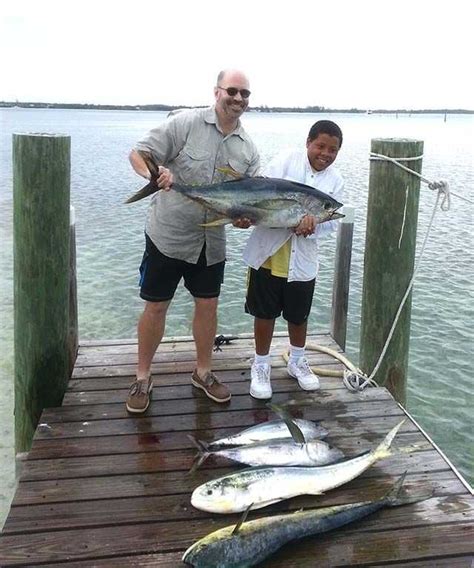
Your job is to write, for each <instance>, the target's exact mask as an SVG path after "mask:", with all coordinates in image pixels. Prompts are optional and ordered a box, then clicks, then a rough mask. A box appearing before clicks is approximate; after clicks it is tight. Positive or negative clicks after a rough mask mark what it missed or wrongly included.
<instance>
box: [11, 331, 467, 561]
mask: <svg viewBox="0 0 474 568" xmlns="http://www.w3.org/2000/svg"><path fill="white" fill-rule="evenodd" d="M310 339H311V341H312V342H314V343H316V344H319V345H325V346H329V347H331V348H332V349H334V350H338V351H340V349H339V347H338V346H337V345H336V344H335V342H334V341H333V340H332V338H331V337H330V336H329V334H323V335H320V336H312V337H311V338H310ZM287 344H288V338H287V337H286V335H285V334H283V333H279V334H277V337H276V339H275V341H274V349H273V352H272V385H273V389H274V396H273V402H276V403H279V404H285V403H288V402H289V401H291V404H290V405H289V406H288V408H289V411H290V412H291V413H292V414H293V415H294V416H295V417H304V418H307V419H312V420H319V421H321V423H322V424H323V425H324V426H325V427H326V428H327V429H328V430H329V435H328V438H327V440H328V441H329V442H330V443H331V444H333V445H336V446H338V447H340V448H341V449H343V451H344V452H345V453H346V455H348V456H353V455H357V454H358V453H360V452H362V451H366V450H368V449H371V448H373V447H375V446H376V445H377V444H378V443H379V442H380V441H381V440H382V439H383V437H384V436H385V435H386V434H387V432H388V431H389V430H390V429H391V428H392V427H393V426H395V425H396V424H398V423H399V422H400V421H401V420H403V419H404V418H407V416H406V412H405V411H404V409H403V408H402V407H401V406H400V405H398V404H397V403H396V402H395V401H394V400H393V398H392V397H391V395H390V394H389V393H388V391H386V389H384V388H376V389H368V390H366V391H364V392H363V393H357V394H354V393H350V392H348V391H347V390H346V389H345V387H344V386H343V384H342V381H341V379H340V378H337V377H324V376H323V377H322V380H321V383H322V389H321V391H319V392H318V393H316V394H311V393H304V392H302V391H300V390H299V389H298V387H297V384H296V382H295V381H294V380H292V379H290V378H288V375H287V373H286V365H285V362H284V360H283V357H282V356H281V353H282V352H283V350H284V349H285V347H286V346H287ZM136 357H137V346H136V341H135V340H133V339H131V340H109V341H89V342H85V343H84V344H81V346H80V350H79V357H78V360H77V363H76V367H75V370H74V375H73V378H72V379H71V381H70V383H69V386H68V391H67V393H66V395H65V398H64V403H63V406H62V407H60V408H56V409H46V410H45V411H44V412H43V414H42V417H41V420H40V424H39V425H38V428H37V431H36V434H35V438H34V441H33V446H32V448H31V451H30V452H29V455H28V458H27V459H26V461H25V462H24V463H23V464H22V474H21V477H20V482H19V484H18V489H17V491H16V494H15V498H14V501H13V504H12V507H11V511H10V514H9V516H8V518H7V521H6V523H5V526H4V528H3V531H2V534H1V535H0V565H1V566H43V567H45V566H51V567H52V566H55V567H59V566H62V565H63V564H67V565H68V567H71V568H74V567H77V568H85V567H87V568H90V567H93V566H96V567H97V568H100V567H106V566H110V567H114V568H117V567H130V566H132V567H133V566H137V567H138V566H140V567H146V566H150V567H151V566H153V567H162V568H164V567H169V568H171V567H173V568H176V567H179V566H184V565H183V564H182V562H181V557H182V554H183V552H184V550H185V549H186V548H187V547H188V546H190V545H191V544H192V543H193V542H194V541H195V540H196V539H198V538H201V537H202V536H204V535H206V534H208V533H209V532H211V531H212V530H215V529H216V528H218V527H221V526H225V525H228V524H235V523H236V522H237V521H238V519H239V517H240V515H228V516H221V515H212V514H209V513H206V512H203V511H199V510H197V509H194V508H193V507H192V506H191V504H190V494H191V492H192V491H193V489H194V488H195V487H196V486H197V485H199V484H200V483H203V482H205V481H207V480H209V479H213V478H215V477H217V476H219V475H223V474H226V473H229V472H231V471H237V470H238V469H239V468H241V467H243V466H239V465H238V464H232V463H231V462H230V461H228V460H225V459H224V458H216V457H211V458H209V459H208V460H207V461H206V462H205V463H204V464H203V465H202V466H201V468H200V469H199V470H198V471H197V472H195V473H194V474H193V475H192V476H190V475H188V470H189V467H190V465H191V463H192V461H193V457H194V455H195V451H196V450H195V448H194V446H193V444H192V442H191V441H190V439H189V438H188V436H189V435H193V436H196V437H197V438H200V439H204V440H212V439H217V438H219V437H222V436H226V435H229V434H232V433H235V432H238V431H240V430H242V429H243V428H246V427H249V426H252V425H254V424H256V423H259V422H264V421H267V420H270V419H273V418H274V417H275V414H274V413H273V412H272V411H271V410H270V409H269V408H268V407H267V406H266V405H265V403H263V402H262V401H256V400H254V399H252V398H251V397H249V395H248V388H249V365H250V362H251V359H252V357H253V338H252V336H251V335H249V334H246V335H245V336H240V337H239V339H238V340H235V341H233V342H232V343H231V344H230V345H225V346H223V349H222V351H221V352H218V353H216V356H215V359H214V361H215V366H214V368H215V370H216V371H218V372H219V376H220V378H221V379H222V380H223V381H224V382H226V383H228V384H229V386H230V388H231V390H232V392H233V398H232V400H231V402H230V403H229V404H225V405H217V404H215V403H212V402H211V401H209V400H208V399H207V398H206V397H205V396H204V395H203V393H201V392H196V389H193V388H192V387H191V385H190V381H189V377H190V373H191V372H192V369H193V367H194V345H193V342H192V339H191V338H170V339H169V340H166V341H165V342H163V344H162V345H161V346H160V349H159V350H158V352H157V354H156V357H155V359H154V362H153V366H152V370H153V374H154V381H155V388H154V399H153V401H152V403H151V404H150V407H149V409H148V410H147V412H146V414H145V415H143V416H129V415H128V414H127V413H126V411H125V407H124V400H125V398H126V396H127V391H128V387H129V385H130V383H131V381H132V380H133V376H134V371H135V365H136ZM309 357H310V361H311V363H312V364H313V365H317V366H322V367H326V368H328V369H341V368H342V365H341V364H340V363H339V362H337V361H335V360H334V359H333V358H332V357H330V356H329V355H326V354H323V353H319V352H316V351H312V352H311V353H310V356H309ZM302 402H303V403H304V404H301V403H302ZM392 450H393V453H392V455H391V456H390V457H387V458H385V459H383V460H381V461H379V462H378V463H376V464H375V465H373V466H372V467H371V468H369V469H368V470H367V471H366V472H364V473H363V474H362V475H361V476H359V477H358V478H356V479H354V480H353V481H351V482H349V483H347V484H345V485H343V486H341V487H339V488H337V489H334V490H332V491H329V492H328V493H327V494H326V495H320V496H308V495H306V496H300V497H297V498H295V499H291V500H288V501H284V502H281V503H277V504H274V505H272V506H270V507H268V508H265V509H263V510H260V511H254V512H251V513H250V518H258V517H261V516H265V515H270V514H275V513H277V512H284V511H295V510H298V509H301V508H305V509H309V508H318V507H325V506H332V505H338V504H344V503H353V502H357V501H360V500H367V499H369V500H370V499H375V498H378V497H380V496H381V495H383V494H384V493H385V492H386V491H387V490H388V489H389V487H391V486H392V485H393V483H394V481H395V480H396V479H397V477H399V476H400V475H401V474H403V473H404V472H407V475H406V479H405V483H404V489H405V491H406V492H407V494H409V495H421V494H423V495H429V497H428V498H427V499H425V500H424V501H420V502H418V503H414V504H410V505H406V506H403V507H397V508H393V509H386V510H382V511H379V512H378V513H376V514H374V515H373V516H371V517H368V518H367V519H364V520H363V521H361V522H360V523H357V524H356V525H349V526H347V527H345V528H341V529H339V530H337V531H333V532H331V533H328V534H325V535H320V536H317V537H312V538H308V539H304V540H302V541H301V542H299V543H297V544H293V545H291V546H287V547H284V548H282V549H281V551H279V552H278V553H277V554H275V555H274V556H273V557H271V558H269V559H268V560H267V561H265V562H264V563H262V564H261V565H262V566H263V567H267V568H270V567H272V568H275V567H280V568H283V567H285V568H287V567H290V568H291V567H295V568H296V567H298V568H309V567H314V566H315V565H318V566H328V567H333V566H369V565H370V566H372V567H374V566H387V565H390V566H397V567H399V568H405V567H406V568H408V566H410V567H411V568H419V567H421V566H439V567H440V568H441V567H448V566H449V567H450V568H464V567H467V566H468V565H469V566H470V561H471V560H472V554H473V545H472V542H473V539H472V527H473V521H474V500H473V497H472V495H471V493H470V492H469V491H468V490H467V489H466V485H465V483H464V482H463V480H462V479H460V478H459V477H458V475H457V473H456V472H455V471H453V470H452V468H451V466H450V464H449V462H448V461H447V460H446V459H445V458H444V456H443V455H442V454H441V453H440V452H439V451H438V450H437V449H436V448H435V447H433V445H432V444H431V441H430V440H429V438H427V437H426V435H425V434H424V433H422V432H421V431H420V430H419V428H418V426H417V425H416V424H415V423H414V422H413V421H412V420H410V419H409V418H408V419H406V421H405V423H404V424H403V426H402V428H401V430H400V432H399V434H398V435H397V438H396V439H395V442H394V444H393V447H392Z"/></svg>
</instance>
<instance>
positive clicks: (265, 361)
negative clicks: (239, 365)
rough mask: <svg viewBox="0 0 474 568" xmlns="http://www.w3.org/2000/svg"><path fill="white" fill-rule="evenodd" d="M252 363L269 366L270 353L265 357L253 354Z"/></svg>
mask: <svg viewBox="0 0 474 568" xmlns="http://www.w3.org/2000/svg"><path fill="white" fill-rule="evenodd" d="M254 363H255V364H256V365H270V353H267V354H266V355H257V353H255V359H254Z"/></svg>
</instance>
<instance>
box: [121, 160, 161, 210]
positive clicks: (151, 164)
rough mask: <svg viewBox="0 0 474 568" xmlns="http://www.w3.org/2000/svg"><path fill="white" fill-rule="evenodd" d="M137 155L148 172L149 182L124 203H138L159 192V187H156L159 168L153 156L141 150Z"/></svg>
mask: <svg viewBox="0 0 474 568" xmlns="http://www.w3.org/2000/svg"><path fill="white" fill-rule="evenodd" d="M138 154H139V155H140V156H141V157H142V159H143V161H144V162H145V164H146V167H147V168H148V171H149V172H150V182H149V183H147V184H146V185H145V187H142V189H140V190H139V191H137V193H134V194H133V195H132V196H131V197H129V198H128V199H127V201H125V203H134V202H135V201H140V199H143V198H145V197H148V196H149V195H151V194H152V193H156V192H157V191H159V189H160V188H159V187H158V186H157V185H156V180H157V179H158V178H159V177H160V167H159V166H157V165H156V163H155V160H154V159H153V156H152V155H151V154H150V152H143V151H142V150H138Z"/></svg>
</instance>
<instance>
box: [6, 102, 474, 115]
mask: <svg viewBox="0 0 474 568" xmlns="http://www.w3.org/2000/svg"><path fill="white" fill-rule="evenodd" d="M0 108H28V109H30V108H39V109H44V108H52V109H83V110H127V111H132V110H140V111H143V110H145V111H165V112H166V111H171V110H175V109H178V108H180V109H181V108H184V109H189V108H203V107H197V106H194V107H193V106H186V105H95V104H88V103H84V104H81V103H38V102H18V101H16V102H11V101H0ZM249 111H250V112H263V113H267V112H294V113H313V114H314V113H325V114H329V113H351V114H354V113H359V114H375V113H377V114H397V113H399V114H474V110H467V109H358V108H351V109H333V108H325V107H320V106H308V107H269V106H258V107H250V108H249Z"/></svg>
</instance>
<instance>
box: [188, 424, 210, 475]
mask: <svg viewBox="0 0 474 568" xmlns="http://www.w3.org/2000/svg"><path fill="white" fill-rule="evenodd" d="M188 438H189V440H191V442H192V444H193V445H194V446H195V447H196V448H197V450H198V453H197V454H196V456H195V458H194V463H193V465H192V467H191V469H190V470H189V472H188V475H193V473H194V472H195V471H196V470H197V469H199V467H200V466H201V465H202V464H203V463H204V462H205V461H206V460H207V458H208V457H209V456H210V455H211V452H210V451H209V448H208V446H207V444H206V443H205V442H203V441H202V440H197V439H196V438H195V437H194V436H191V434H188Z"/></svg>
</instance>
